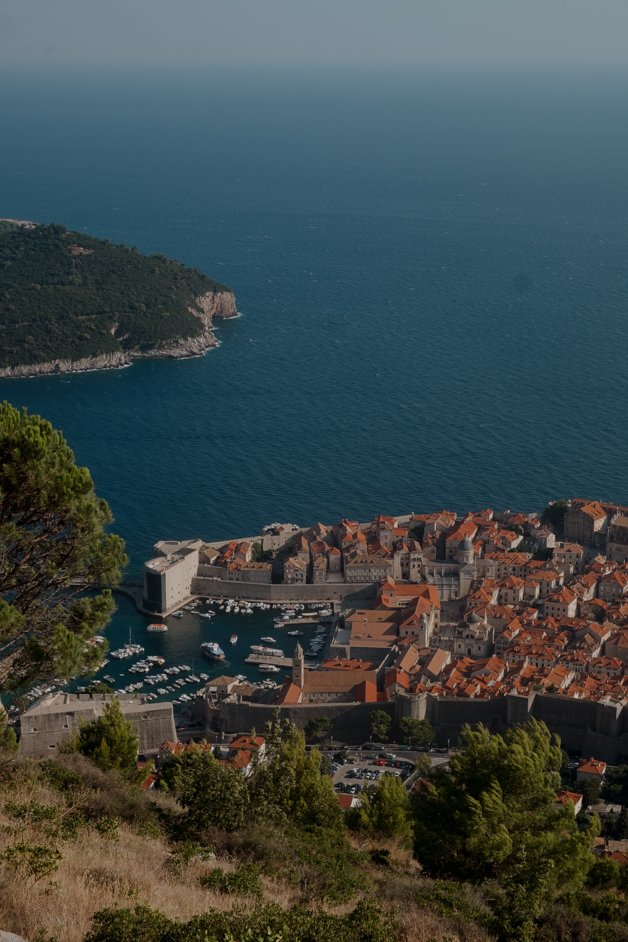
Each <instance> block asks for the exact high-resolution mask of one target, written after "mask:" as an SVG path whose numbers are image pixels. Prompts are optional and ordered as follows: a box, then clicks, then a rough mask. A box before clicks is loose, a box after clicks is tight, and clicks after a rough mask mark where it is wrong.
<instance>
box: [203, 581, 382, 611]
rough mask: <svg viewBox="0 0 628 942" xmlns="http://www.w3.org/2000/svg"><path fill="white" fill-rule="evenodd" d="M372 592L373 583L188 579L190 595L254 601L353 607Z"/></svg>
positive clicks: (366, 601) (368, 599)
mask: <svg viewBox="0 0 628 942" xmlns="http://www.w3.org/2000/svg"><path fill="white" fill-rule="evenodd" d="M376 592H377V583H375V582H364V583H360V582H358V583H346V582H321V583H320V584H316V585H312V584H310V583H307V584H299V585H283V584H275V583H272V582H231V581H230V580H227V579H211V578H206V577H203V576H196V577H195V578H194V579H193V580H192V594H193V595H199V596H203V597H205V598H221V597H222V598H232V599H247V600H249V601H255V602H348V603H349V604H350V605H354V606H357V605H364V604H369V603H371V602H372V601H373V599H374V598H375V594H376Z"/></svg>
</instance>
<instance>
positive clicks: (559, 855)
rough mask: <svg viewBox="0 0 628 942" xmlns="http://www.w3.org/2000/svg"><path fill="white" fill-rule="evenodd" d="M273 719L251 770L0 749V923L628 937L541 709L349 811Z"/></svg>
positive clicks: (259, 936) (74, 936) (291, 935)
mask: <svg viewBox="0 0 628 942" xmlns="http://www.w3.org/2000/svg"><path fill="white" fill-rule="evenodd" d="M109 719H110V721H111V722H110V724H109V725H110V726H111V730H109V733H108V735H109V734H113V730H114V728H116V729H118V734H120V733H122V734H123V733H124V731H123V730H122V731H121V730H120V727H119V723H118V720H117V719H116V717H115V716H112V717H110V718H109ZM106 725H107V724H105V726H106ZM99 729H100V731H101V732H103V731H104V728H101V727H99ZM92 732H94V730H92ZM266 732H267V734H268V755H267V756H266V757H264V760H263V761H259V762H257V763H255V764H254V768H253V771H252V773H251V775H250V776H248V777H244V776H243V775H242V774H241V773H239V772H235V771H234V770H232V769H230V768H229V767H228V766H225V765H223V764H221V763H220V762H219V761H217V760H216V759H215V758H214V757H213V756H212V754H211V752H209V751H207V750H203V749H200V748H199V749H198V750H195V751H192V752H187V753H184V754H183V755H181V756H179V757H176V758H174V759H172V760H170V761H169V762H167V763H166V765H165V766H164V769H163V776H162V782H163V788H161V789H158V790H157V791H156V792H154V793H151V794H150V795H149V794H147V793H146V792H144V791H142V789H141V788H140V787H139V786H138V785H137V783H136V782H134V781H133V778H132V777H130V778H129V777H128V776H126V775H125V774H123V773H121V772H120V771H118V770H116V769H110V770H109V771H102V770H101V769H99V768H97V767H96V766H95V765H94V764H93V762H92V761H90V760H88V759H87V758H85V757H84V756H81V755H78V754H65V755H61V756H58V757H57V758H55V759H53V760H45V761H41V762H26V761H24V760H20V759H19V758H15V757H12V756H10V755H8V754H7V755H5V757H4V758H0V881H2V886H3V893H2V894H0V925H1V926H2V927H3V928H6V929H12V930H14V931H20V932H22V933H23V934H24V935H26V936H27V937H29V938H34V937H36V938H37V939H38V940H40V942H125V940H128V942H131V940H133V942H135V940H139V942H236V940H237V942H369V940H370V942H380V940H381V942H384V940H386V942H437V940H442V942H446V940H447V942H456V940H458V942H489V940H498V942H528V940H530V942H531V940H539V942H627V940H628V926H627V925H626V919H627V916H628V870H626V868H623V867H621V866H620V865H619V864H617V863H616V862H615V861H613V860H608V859H598V858H595V857H594V856H593V854H591V853H590V847H591V843H592V838H593V835H594V834H595V831H596V828H595V820H593V821H590V820H589V821H588V822H583V824H582V827H578V826H577V822H576V820H575V818H574V816H573V813H572V811H571V810H570V809H569V808H567V809H558V808H556V807H555V805H554V801H553V797H554V791H553V790H554V787H555V785H556V781H557V779H556V775H557V768H556V766H557V764H560V750H557V745H558V744H557V743H556V741H555V740H554V739H552V737H550V736H549V734H548V733H547V730H546V729H545V728H544V727H543V726H540V725H538V724H533V725H531V726H530V727H526V728H521V729H518V730H515V731H513V732H512V733H511V734H509V735H508V736H506V737H499V736H495V737H494V736H490V735H489V734H488V733H487V732H486V731H485V730H483V729H481V728H480V729H478V730H475V731H471V730H469V731H467V732H466V733H465V737H464V743H463V747H462V749H461V750H460V752H459V753H458V755H457V757H456V758H455V760H454V763H453V766H452V771H451V773H447V772H444V771H442V770H441V771H437V772H434V773H430V774H429V775H428V776H427V777H426V779H424V780H423V783H422V786H421V787H420V788H419V790H418V792H417V793H416V798H415V800H414V802H410V801H409V800H408V796H407V794H406V793H405V790H404V788H403V786H402V785H401V783H400V782H399V781H398V780H397V779H395V778H392V777H390V778H389V777H386V776H384V777H382V779H381V780H380V782H379V783H378V786H377V788H376V789H373V791H371V792H370V793H369V794H368V795H367V796H366V801H365V802H364V804H363V806H362V808H361V809H359V811H358V813H353V814H350V815H349V817H348V818H347V819H343V817H342V815H341V814H340V812H339V810H338V808H337V805H336V803H335V797H334V794H333V790H332V788H331V783H330V779H329V777H328V776H326V775H325V774H324V773H323V771H322V764H321V757H320V755H319V754H318V751H317V750H316V749H313V750H307V749H306V747H305V743H304V738H303V736H302V734H300V733H299V732H298V731H297V730H295V728H294V727H292V726H290V725H289V724H280V723H277V722H275V723H274V724H272V726H271V727H270V728H269V729H268V730H267V731H266ZM83 739H84V741H85V742H86V743H87V744H88V745H89V748H90V749H91V746H92V745H93V744H94V743H96V742H97V741H99V742H100V741H102V737H101V738H100V740H99V739H98V737H97V736H96V737H92V736H91V735H86V736H84V737H83ZM112 741H113V740H112ZM84 744H85V743H83V745H84ZM92 755H93V757H94V758H95V759H96V760H97V761H99V762H101V764H103V765H108V750H105V756H104V760H105V761H104V762H103V755H102V749H98V748H96V749H95V750H92ZM446 810H448V813H447V814H446V813H445V811H446ZM413 841H414V853H415V855H416V858H417V859H416V860H413V859H412V844H413ZM375 901H377V902H375Z"/></svg>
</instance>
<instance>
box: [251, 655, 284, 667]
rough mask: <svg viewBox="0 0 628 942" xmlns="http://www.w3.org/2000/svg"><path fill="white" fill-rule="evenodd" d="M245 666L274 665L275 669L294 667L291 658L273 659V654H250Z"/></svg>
mask: <svg viewBox="0 0 628 942" xmlns="http://www.w3.org/2000/svg"><path fill="white" fill-rule="evenodd" d="M244 663H245V664H274V665H275V667H292V658H291V657H273V655H271V654H249V655H248V656H247V657H245V658H244Z"/></svg>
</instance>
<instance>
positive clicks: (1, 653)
mask: <svg viewBox="0 0 628 942" xmlns="http://www.w3.org/2000/svg"><path fill="white" fill-rule="evenodd" d="M110 522H111V513H110V511H109V508H108V507H107V504H106V503H105V502H104V501H103V500H100V499H99V498H98V497H97V496H96V494H95V493H94V487H93V484H92V479H91V477H90V474H89V471H88V470H87V469H86V468H79V467H77V465H76V464H75V461H74V455H73V454H72V452H71V450H70V448H69V447H68V445H67V443H66V442H65V440H64V438H63V436H62V435H61V433H60V432H58V431H56V430H55V429H53V427H52V426H51V425H50V423H49V422H46V421H45V420H44V419H42V418H41V417H40V416H37V415H29V414H28V413H27V412H26V411H25V410H24V411H22V412H20V411H18V410H17V409H14V408H13V407H12V406H11V405H9V404H8V403H6V402H5V403H2V404H0V687H2V685H3V684H4V686H5V687H18V686H22V685H24V684H26V683H28V682H34V681H35V680H36V679H41V678H45V677H53V676H61V677H68V676H73V675H75V674H76V673H79V672H80V671H82V670H84V669H89V668H90V667H93V666H95V664H96V663H98V661H99V660H100V659H101V658H102V649H100V650H99V649H98V647H97V646H93V645H90V644H88V643H87V642H88V641H89V640H90V639H91V638H93V635H94V633H95V632H97V631H99V630H101V629H102V628H103V627H104V626H105V625H106V624H107V622H108V620H109V617H110V616H111V613H112V611H113V601H112V597H111V592H110V591H109V589H102V588H101V587H102V586H103V585H108V586H111V585H116V584H117V582H118V581H119V579H120V573H121V568H122V566H123V565H124V564H125V562H126V557H125V555H124V549H123V544H122V541H121V540H120V539H119V537H116V536H112V535H110V534H108V533H107V532H106V527H107V526H108V524H109V523H110ZM86 588H91V589H92V590H94V591H93V592H92V593H91V594H89V595H86V594H85V592H84V589H86Z"/></svg>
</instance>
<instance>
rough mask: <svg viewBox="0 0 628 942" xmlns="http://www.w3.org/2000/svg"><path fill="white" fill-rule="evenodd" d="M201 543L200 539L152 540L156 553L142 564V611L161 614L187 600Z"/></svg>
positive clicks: (190, 593) (196, 569)
mask: <svg viewBox="0 0 628 942" xmlns="http://www.w3.org/2000/svg"><path fill="white" fill-rule="evenodd" d="M202 545H203V543H202V541H201V540H182V541H180V542H177V541H170V540H162V541H161V542H159V543H155V546H154V549H155V552H156V553H157V554H158V555H157V556H155V557H154V558H153V559H149V560H148V562H146V563H145V564H144V599H143V606H144V608H145V609H146V611H148V612H155V613H156V614H164V613H166V612H169V611H172V610H173V609H175V608H177V607H178V606H180V605H183V604H184V603H185V602H186V601H188V599H189V598H190V597H191V595H192V579H194V577H195V576H196V574H197V572H198V564H199V552H200V549H201V547H202Z"/></svg>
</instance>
